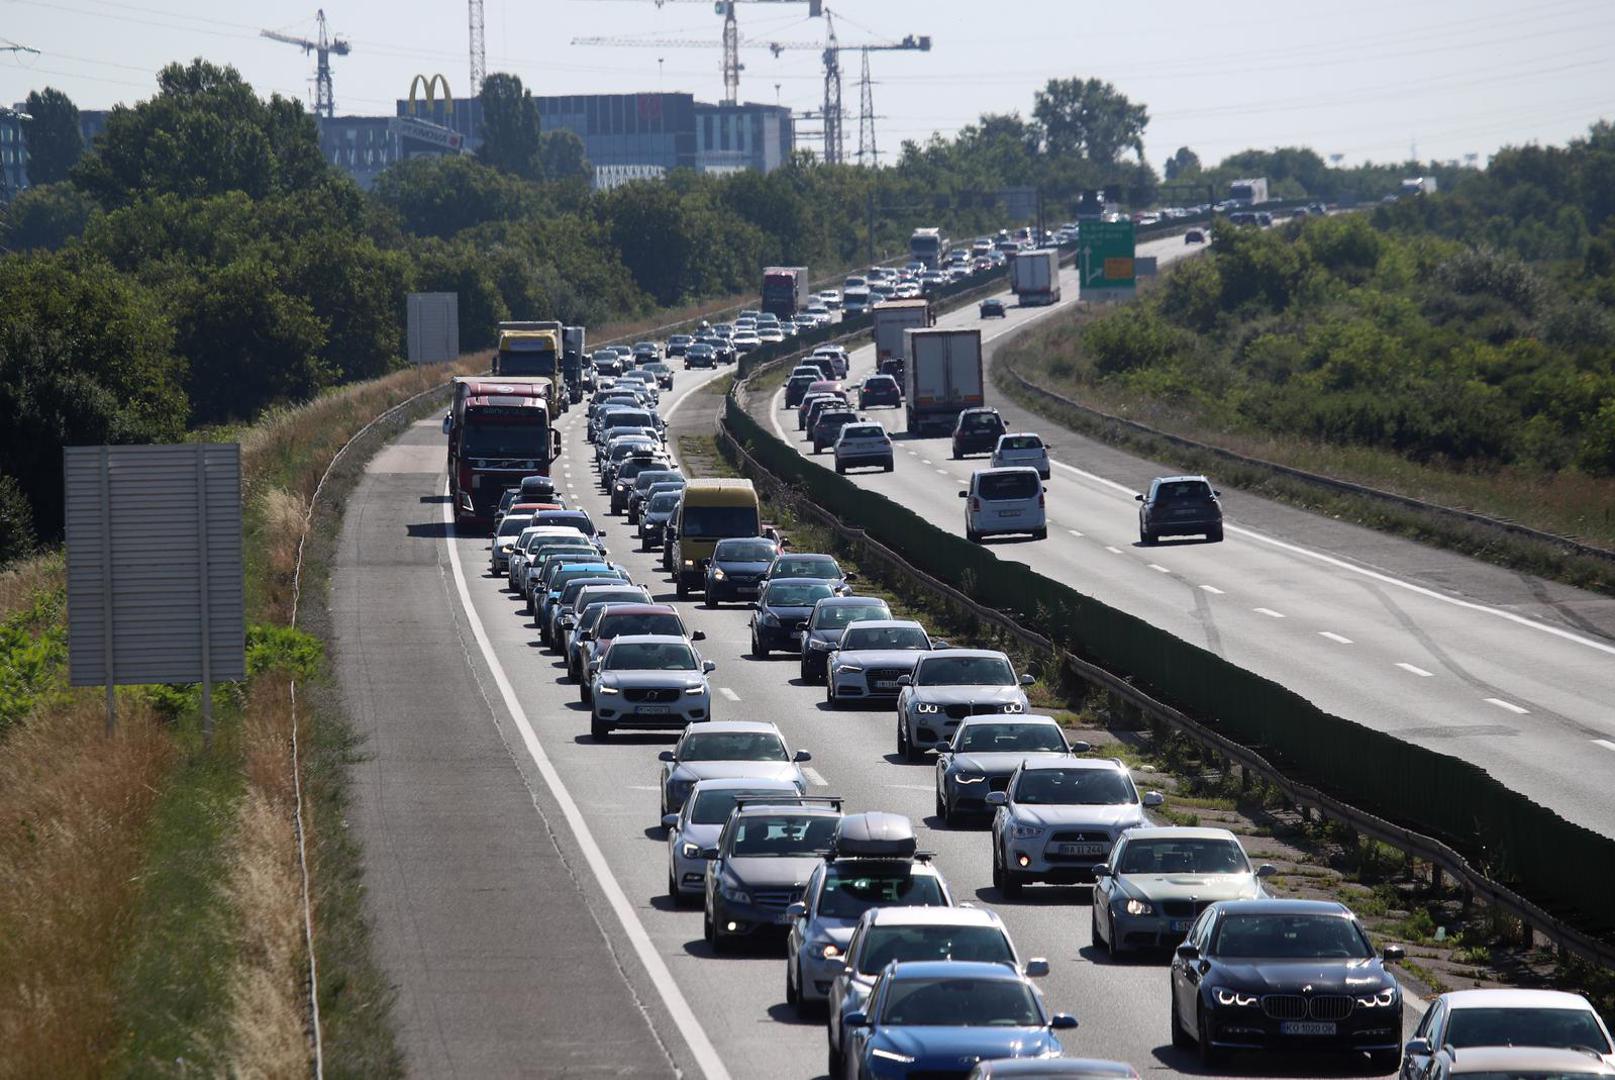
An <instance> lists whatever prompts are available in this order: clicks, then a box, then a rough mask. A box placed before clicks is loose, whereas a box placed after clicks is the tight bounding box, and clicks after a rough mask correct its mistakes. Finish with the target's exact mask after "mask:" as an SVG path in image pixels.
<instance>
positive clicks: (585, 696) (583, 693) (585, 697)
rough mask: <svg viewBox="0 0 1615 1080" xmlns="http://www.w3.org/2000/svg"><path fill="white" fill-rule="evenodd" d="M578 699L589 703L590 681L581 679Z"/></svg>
mask: <svg viewBox="0 0 1615 1080" xmlns="http://www.w3.org/2000/svg"><path fill="white" fill-rule="evenodd" d="M578 700H579V701H581V702H582V703H583V704H585V705H587V704H588V703H589V684H588V683H586V682H582V681H579V683H578Z"/></svg>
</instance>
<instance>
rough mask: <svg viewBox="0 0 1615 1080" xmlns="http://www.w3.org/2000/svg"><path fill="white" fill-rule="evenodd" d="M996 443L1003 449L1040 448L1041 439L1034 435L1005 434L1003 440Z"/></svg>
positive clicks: (1041, 447) (1041, 445)
mask: <svg viewBox="0 0 1615 1080" xmlns="http://www.w3.org/2000/svg"><path fill="white" fill-rule="evenodd" d="M998 445H1000V446H1002V447H1003V448H1004V449H1005V450H1041V449H1043V440H1042V439H1040V438H1038V437H1037V436H1036V435H1005V436H1004V441H1003V442H1001V443H999V444H998Z"/></svg>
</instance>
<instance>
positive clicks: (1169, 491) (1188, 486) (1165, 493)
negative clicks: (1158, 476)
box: [1155, 480, 1211, 502]
mask: <svg viewBox="0 0 1615 1080" xmlns="http://www.w3.org/2000/svg"><path fill="white" fill-rule="evenodd" d="M1155 497H1156V498H1157V499H1161V500H1162V501H1165V502H1172V501H1176V500H1187V499H1209V498H1211V485H1210V484H1208V483H1206V482H1205V481H1204V480H1172V481H1168V482H1167V483H1163V484H1157V485H1155Z"/></svg>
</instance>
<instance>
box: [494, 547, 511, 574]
mask: <svg viewBox="0 0 1615 1080" xmlns="http://www.w3.org/2000/svg"><path fill="white" fill-rule="evenodd" d="M489 562H490V564H491V565H492V566H493V572H494V573H496V574H508V573H510V556H509V555H501V554H500V553H499V552H497V551H496V552H494V553H493V555H492V556H490V558H489Z"/></svg>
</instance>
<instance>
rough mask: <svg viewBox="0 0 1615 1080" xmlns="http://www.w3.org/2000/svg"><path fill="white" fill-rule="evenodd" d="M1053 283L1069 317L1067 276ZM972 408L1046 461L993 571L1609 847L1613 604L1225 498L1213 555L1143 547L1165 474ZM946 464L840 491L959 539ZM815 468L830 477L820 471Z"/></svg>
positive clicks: (998, 329) (960, 473)
mask: <svg viewBox="0 0 1615 1080" xmlns="http://www.w3.org/2000/svg"><path fill="white" fill-rule="evenodd" d="M1186 250H1187V251H1194V250H1197V249H1195V248H1187V249H1186V245H1184V244H1183V242H1182V241H1181V239H1178V240H1161V241H1156V242H1153V243H1151V244H1141V245H1140V253H1141V254H1157V255H1158V256H1159V257H1160V259H1161V262H1162V264H1163V265H1164V264H1165V263H1166V262H1168V261H1169V260H1171V259H1173V258H1176V257H1181V256H1182V255H1183V254H1185V252H1186ZM1065 281H1066V284H1065V285H1064V287H1063V292H1064V298H1065V303H1067V304H1069V303H1070V302H1071V301H1072V300H1073V299H1074V298H1075V297H1076V294H1077V292H1078V290H1077V288H1076V287H1075V279H1074V274H1073V273H1072V272H1070V271H1067V272H1066V275H1065ZM1011 302H1012V298H1011ZM1055 310H1058V308H1048V307H1040V308H1030V309H1021V308H1017V307H1014V306H1011V307H1010V309H1009V317H1008V318H1007V319H991V320H986V321H985V323H983V322H982V321H980V320H978V318H977V315H976V309H975V308H974V307H970V308H966V309H961V310H959V311H956V312H953V313H952V314H949V315H946V316H943V317H942V318H941V319H939V320H938V322H937V325H938V326H944V327H967V326H977V325H981V326H982V327H983V333H984V341H985V342H986V350H987V352H988V362H989V364H990V362H991V352H992V350H994V349H995V348H996V344H995V343H996V341H998V340H999V339H1002V338H1004V337H1005V335H1007V334H1010V333H1012V332H1013V331H1015V330H1016V329H1018V328H1020V327H1022V326H1024V325H1025V324H1027V323H1029V322H1032V321H1035V320H1040V319H1044V318H1047V317H1048V316H1049V314H1050V313H1051V312H1052V311H1055ZM872 369H873V348H872V347H866V348H864V349H860V350H858V351H857V352H856V353H854V355H853V365H852V376H851V378H852V379H858V378H861V377H862V376H863V375H864V374H867V373H869V372H870V371H871V370H872ZM987 400H988V403H989V404H991V405H994V406H996V407H997V408H998V409H999V410H1000V411H1001V412H1002V413H1003V414H1004V416H1005V421H1006V423H1008V425H1009V427H1010V430H1012V431H1016V430H1020V431H1040V432H1042V433H1043V434H1044V435H1045V437H1046V440H1047V441H1050V442H1052V443H1053V444H1054V450H1053V453H1052V457H1053V459H1054V461H1055V468H1054V474H1053V477H1052V478H1051V480H1050V481H1049V483H1048V485H1047V486H1048V508H1049V509H1048V514H1049V537H1048V539H1047V540H1045V541H1041V542H1033V541H1030V540H1020V539H1008V538H1005V539H995V540H992V541H990V543H991V545H992V547H993V548H994V550H995V551H996V552H997V553H998V554H999V555H1000V557H1003V558H1009V559H1016V560H1020V561H1023V562H1026V563H1027V564H1028V565H1030V566H1031V567H1032V568H1034V569H1035V570H1038V571H1039V572H1041V573H1043V574H1046V575H1048V576H1049V577H1052V578H1055V579H1057V580H1060V581H1064V582H1066V583H1068V584H1070V585H1072V586H1073V587H1075V588H1077V589H1079V590H1082V591H1084V592H1088V593H1090V594H1091V595H1094V596H1096V597H1098V598H1099V599H1101V600H1104V601H1105V602H1107V603H1109V604H1112V605H1113V606H1116V607H1119V608H1123V609H1125V610H1127V611H1130V612H1132V613H1133V614H1135V615H1138V616H1140V617H1142V618H1144V619H1147V620H1149V621H1150V622H1152V623H1154V624H1155V625H1157V626H1160V627H1163V628H1166V629H1168V630H1171V631H1172V632H1174V633H1176V634H1178V635H1179V636H1181V637H1183V638H1184V639H1186V640H1189V641H1192V642H1195V643H1196V644H1199V645H1201V646H1203V647H1205V648H1208V649H1211V650H1212V651H1214V652H1216V653H1218V654H1219V655H1221V656H1225V657H1227V658H1228V659H1229V660H1232V661H1233V662H1235V663H1237V664H1240V665H1241V666H1243V667H1246V668H1248V669H1250V670H1253V671H1257V672H1259V673H1261V674H1263V675H1265V676H1267V677H1269V678H1271V679H1274V680H1276V681H1278V682H1281V683H1284V684H1285V685H1287V686H1289V687H1290V688H1291V689H1293V690H1295V691H1297V692H1298V693H1301V694H1302V695H1304V696H1306V697H1307V698H1309V699H1311V700H1312V701H1314V702H1316V703H1317V704H1318V705H1320V706H1322V707H1323V708H1325V709H1328V710H1330V711H1332V712H1335V713H1338V714H1340V715H1342V716H1346V717H1348V718H1350V719H1353V720H1356V721H1359V722H1361V723H1364V724H1367V725H1369V726H1371V727H1375V728H1378V729H1380V730H1383V731H1387V732H1390V733H1392V734H1394V735H1396V736H1398V737H1399V738H1402V739H1405V740H1407V741H1409V742H1413V743H1417V744H1420V745H1423V746H1428V747H1431V748H1433V749H1436V750H1439V751H1442V752H1445V753H1449V754H1453V755H1456V756H1459V757H1463V758H1466V759H1468V760H1470V761H1473V762H1475V763H1476V764H1479V765H1481V766H1482V767H1483V768H1485V769H1487V770H1488V771H1490V772H1491V773H1492V774H1493V775H1494V776H1496V777H1497V778H1498V779H1499V780H1501V781H1502V782H1503V783H1505V784H1508V785H1509V786H1510V787H1512V788H1514V789H1515V790H1517V791H1521V792H1523V793H1525V794H1527V795H1528V796H1530V797H1531V798H1533V799H1535V800H1536V801H1538V802H1540V803H1542V804H1544V805H1547V806H1549V807H1551V808H1553V809H1554V810H1556V811H1558V812H1559V813H1560V814H1561V815H1563V816H1565V817H1566V818H1568V819H1570V820H1572V821H1577V822H1579V823H1581V824H1584V825H1586V826H1588V827H1590V828H1593V829H1596V830H1598V831H1601V832H1603V833H1604V834H1606V835H1615V800H1612V799H1610V798H1609V790H1610V784H1611V782H1612V780H1615V708H1611V705H1610V702H1611V700H1612V699H1615V601H1612V600H1610V599H1609V598H1606V597H1601V596H1597V595H1595V594H1592V593H1588V592H1584V591H1581V590H1576V589H1572V588H1568V587H1565V586H1561V585H1557V584H1555V583H1552V582H1548V581H1544V580H1542V579H1539V578H1533V577H1531V576H1529V575H1524V574H1519V573H1516V572H1513V571H1508V570H1503V569H1499V568H1496V567H1492V566H1488V565H1485V564H1483V563H1479V562H1476V561H1475V560H1472V559H1468V558H1464V557H1462V556H1459V555H1454V554H1451V553H1448V552H1444V551H1439V550H1436V549H1433V548H1428V547H1424V546H1421V545H1418V544H1415V543H1411V542H1409V541H1404V540H1399V539H1396V538H1393V537H1389V536H1386V535H1384V534H1379V533H1375V532H1372V531H1370V530H1366V529H1361V528H1355V527H1352V526H1347V525H1343V524H1341V523H1340V522H1337V521H1333V520H1331V519H1329V518H1325V517H1321V516H1319V515H1315V514H1309V513H1306V512H1304V511H1299V510H1295V509H1293V508H1289V507H1285V506H1283V505H1281V504H1277V503H1273V502H1270V501H1268V500H1264V499H1259V498H1255V497H1252V496H1248V495H1244V494H1241V493H1238V492H1232V491H1229V492H1225V497H1224V505H1225V512H1226V516H1227V528H1226V536H1227V539H1226V540H1225V541H1224V542H1223V543H1220V544H1207V543H1204V542H1201V541H1199V540H1197V539H1194V540H1187V539H1186V540H1167V541H1163V542H1161V543H1160V544H1159V545H1158V546H1155V547H1143V546H1142V545H1140V543H1139V538H1138V519H1137V513H1136V510H1137V504H1136V503H1135V502H1134V500H1133V496H1134V493H1136V492H1138V491H1142V490H1144V489H1145V487H1146V486H1147V485H1148V483H1149V481H1150V479H1151V478H1152V477H1154V476H1161V475H1170V474H1172V473H1175V472H1176V471H1177V470H1176V469H1174V468H1171V467H1170V466H1167V465H1163V464H1159V463H1153V462H1150V461H1147V460H1144V459H1142V458H1138V457H1135V456H1132V455H1129V454H1125V453H1122V452H1119V451H1117V450H1114V449H1111V448H1109V447H1106V446H1104V445H1102V444H1100V443H1096V442H1093V441H1091V440H1088V439H1084V438H1081V437H1079V436H1077V435H1074V434H1072V433H1070V432H1066V431H1062V430H1052V429H1053V428H1054V425H1053V424H1052V423H1051V422H1050V421H1047V420H1044V419H1042V418H1040V417H1037V416H1035V415H1032V414H1031V413H1029V412H1028V411H1026V410H1024V409H1022V408H1020V407H1019V406H1017V405H1016V404H1015V403H1014V402H1012V401H1009V400H1007V399H1005V398H1004V397H1003V396H1002V395H1000V394H998V393H996V392H995V391H994V390H993V389H992V387H991V385H990V381H989V388H988V392H987ZM782 404H783V397H782V395H773V396H771V397H769V398H768V399H763V398H762V397H760V396H759V397H757V398H755V399H754V400H753V401H751V402H750V403H749V407H750V408H751V409H752V411H753V413H754V415H756V416H757V417H758V418H759V419H760V420H762V421H763V422H764V423H765V424H772V426H773V430H774V431H775V432H776V433H777V434H779V435H780V436H781V437H782V438H785V439H786V440H787V441H789V442H791V443H793V444H795V445H797V446H798V447H800V448H801V450H802V452H803V453H804V455H807V456H809V457H811V456H812V454H811V451H812V447H811V444H808V443H804V442H802V441H801V437H800V434H799V433H798V432H797V430H796V423H795V413H794V411H792V412H786V411H784V410H783V409H782ZM867 416H868V417H869V418H870V419H876V420H881V421H883V422H885V423H886V425H887V427H888V429H889V430H891V431H893V432H894V433H897V432H901V431H902V430H903V429H904V426H905V425H904V420H903V415H902V413H901V411H900V410H885V409H876V410H870V411H869V412H868V413H867ZM949 454H950V450H949V444H948V440H947V439H946V438H929V439H909V438H908V437H907V436H906V435H905V436H901V437H900V438H899V439H898V440H897V454H896V468H895V470H894V471H893V472H891V473H878V472H877V473H868V472H860V473H853V474H850V475H849V478H850V479H853V480H854V481H856V482H857V483H858V484H860V485H863V486H866V487H868V488H870V489H872V490H876V491H880V492H881V493H882V494H885V495H887V496H888V497H890V498H892V499H894V500H896V501H898V502H901V503H904V504H905V505H907V506H909V507H911V508H912V509H914V510H915V511H917V512H918V513H920V514H922V515H924V516H925V517H926V518H927V519H928V520H930V521H932V522H933V523H935V524H937V525H939V526H941V527H943V528H946V529H948V530H950V531H953V532H956V533H959V534H961V535H962V533H963V531H964V522H963V517H964V514H963V511H962V509H961V508H960V502H959V500H958V499H957V497H956V493H957V491H959V490H960V489H962V488H963V487H964V486H965V485H966V484H967V483H968V480H969V477H970V474H971V472H972V471H974V470H975V469H979V468H985V467H986V465H987V461H986V458H985V457H978V458H974V459H970V460H965V461H952V460H949ZM815 460H817V461H819V462H820V463H821V464H823V465H824V466H825V467H826V468H832V467H833V465H834V462H833V460H832V458H831V455H830V454H829V453H828V451H827V452H826V453H825V454H823V455H821V456H819V457H818V458H816V459H815ZM1213 481H1214V482H1215V477H1213Z"/></svg>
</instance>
